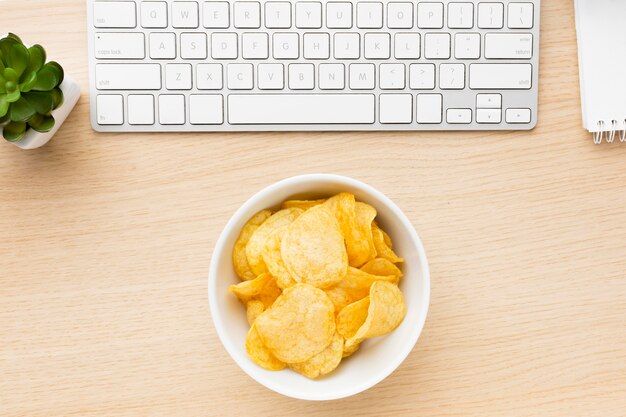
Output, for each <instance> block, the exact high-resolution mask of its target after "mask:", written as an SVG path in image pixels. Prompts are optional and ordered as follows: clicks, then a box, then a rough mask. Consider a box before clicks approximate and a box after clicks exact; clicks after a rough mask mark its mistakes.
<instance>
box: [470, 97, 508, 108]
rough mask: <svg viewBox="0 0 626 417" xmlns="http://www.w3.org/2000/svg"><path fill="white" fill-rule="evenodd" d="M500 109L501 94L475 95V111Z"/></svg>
mask: <svg viewBox="0 0 626 417" xmlns="http://www.w3.org/2000/svg"><path fill="white" fill-rule="evenodd" d="M501 107H502V95H501V94H478V95H476V108H477V109H499V108H501Z"/></svg>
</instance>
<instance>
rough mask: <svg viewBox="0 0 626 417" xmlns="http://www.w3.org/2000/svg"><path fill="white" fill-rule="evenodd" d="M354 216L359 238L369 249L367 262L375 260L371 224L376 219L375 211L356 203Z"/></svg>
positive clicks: (367, 205) (368, 206)
mask: <svg viewBox="0 0 626 417" xmlns="http://www.w3.org/2000/svg"><path fill="white" fill-rule="evenodd" d="M354 209H355V214H356V220H357V225H358V227H359V229H360V230H361V236H363V239H365V240H366V241H367V246H368V247H369V252H370V253H369V256H368V259H367V260H368V261H369V260H371V259H375V258H376V246H375V245H374V236H373V234H372V222H373V221H374V218H375V217H376V209H375V208H374V207H372V206H370V205H369V204H366V203H362V202H360V201H357V202H356V204H355V206H354Z"/></svg>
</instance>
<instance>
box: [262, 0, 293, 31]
mask: <svg viewBox="0 0 626 417" xmlns="http://www.w3.org/2000/svg"><path fill="white" fill-rule="evenodd" d="M265 27H267V28H270V29H288V28H290V27H291V3H289V2H287V1H279V2H274V1H272V2H267V3H265Z"/></svg>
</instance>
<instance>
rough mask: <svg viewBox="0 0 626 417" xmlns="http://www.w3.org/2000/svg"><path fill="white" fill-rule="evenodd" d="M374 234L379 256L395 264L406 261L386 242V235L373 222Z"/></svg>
mask: <svg viewBox="0 0 626 417" xmlns="http://www.w3.org/2000/svg"><path fill="white" fill-rule="evenodd" d="M372 236H373V237H374V245H375V247H376V253H377V254H378V257H379V258H385V259H387V260H389V261H391V262H393V263H394V264H397V263H399V262H404V259H402V258H400V257H399V256H398V255H396V254H395V252H394V251H393V250H392V249H391V248H390V247H389V246H387V244H386V243H385V235H384V232H383V231H382V229H381V228H379V227H378V225H377V224H376V223H373V224H372ZM389 240H391V239H389Z"/></svg>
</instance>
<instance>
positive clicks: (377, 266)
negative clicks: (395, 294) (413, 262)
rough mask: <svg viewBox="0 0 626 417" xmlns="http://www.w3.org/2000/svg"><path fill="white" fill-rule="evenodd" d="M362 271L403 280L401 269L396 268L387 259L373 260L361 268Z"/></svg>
mask: <svg viewBox="0 0 626 417" xmlns="http://www.w3.org/2000/svg"><path fill="white" fill-rule="evenodd" d="M361 271H363V272H367V273H368V274H372V275H393V276H395V277H397V278H398V279H400V278H402V276H403V274H402V271H400V268H398V267H397V266H395V265H394V264H393V263H392V262H391V261H390V260H388V259H385V258H376V259H372V260H371V261H369V262H368V263H366V264H365V265H363V266H362V267H361Z"/></svg>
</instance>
